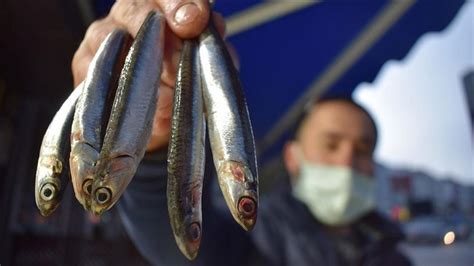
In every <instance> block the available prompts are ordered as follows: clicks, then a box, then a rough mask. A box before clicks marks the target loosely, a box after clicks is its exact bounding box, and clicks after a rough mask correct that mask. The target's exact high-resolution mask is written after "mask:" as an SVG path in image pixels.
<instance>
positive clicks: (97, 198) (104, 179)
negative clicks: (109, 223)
mask: <svg viewBox="0 0 474 266" xmlns="http://www.w3.org/2000/svg"><path fill="white" fill-rule="evenodd" d="M136 169H137V161H136V160H135V158H134V157H133V156H128V155H123V156H118V157H114V158H111V159H108V158H103V159H99V161H98V163H97V168H96V171H95V173H94V182H93V186H92V206H91V210H92V211H93V212H94V213H95V214H97V215H100V214H102V213H103V212H104V211H107V210H108V209H110V208H111V207H112V206H113V205H114V204H115V203H116V202H117V201H118V199H119V198H120V196H121V195H122V194H123V192H124V191H125V188H127V186H128V184H129V183H130V181H131V180H132V178H133V176H134V175H135V172H136Z"/></svg>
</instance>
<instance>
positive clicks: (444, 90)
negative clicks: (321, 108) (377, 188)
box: [354, 1, 474, 184]
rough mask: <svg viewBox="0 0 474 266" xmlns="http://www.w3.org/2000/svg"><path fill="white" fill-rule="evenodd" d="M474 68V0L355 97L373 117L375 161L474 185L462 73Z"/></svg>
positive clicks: (388, 65) (473, 158) (361, 87)
mask: <svg viewBox="0 0 474 266" xmlns="http://www.w3.org/2000/svg"><path fill="white" fill-rule="evenodd" d="M469 70H473V71H474V1H468V2H467V3H466V4H465V5H464V6H463V7H462V9H461V10H460V12H459V13H458V14H457V16H456V17H455V18H454V20H453V21H452V22H451V23H450V25H448V27H447V28H446V29H445V30H444V31H442V32H437V33H427V34H425V35H423V36H422V37H421V38H420V39H419V40H418V41H417V43H416V44H415V45H414V46H413V47H412V49H411V51H410V52H409V54H408V55H407V56H406V57H405V58H404V59H403V60H402V61H393V60H392V61H388V62H387V63H386V64H385V65H384V66H383V67H382V69H381V70H380V72H379V74H378V76H377V78H376V79H375V81H374V82H373V83H371V84H369V83H362V84H360V85H359V86H358V87H357V88H356V90H355V92H354V98H355V99H356V100H357V101H358V102H360V103H361V104H362V105H364V106H365V107H367V109H368V110H369V111H370V112H371V113H372V114H373V115H374V119H375V120H376V122H377V124H378V127H379V132H380V133H379V134H380V141H379V143H378V147H377V150H376V152H375V157H376V160H377V161H378V162H380V163H382V164H384V165H386V166H389V167H395V168H408V169H412V170H421V171H425V172H426V173H428V174H431V175H433V176H435V177H439V178H447V177H450V178H452V179H454V180H456V181H459V182H462V183H464V184H474V152H473V149H474V143H473V138H474V136H473V133H472V131H471V124H470V118H469V111H468V105H467V102H466V100H465V89H464V86H463V83H462V76H463V75H464V74H465V73H466V72H468V71H469Z"/></svg>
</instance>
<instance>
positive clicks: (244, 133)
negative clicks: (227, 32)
mask: <svg viewBox="0 0 474 266" xmlns="http://www.w3.org/2000/svg"><path fill="white" fill-rule="evenodd" d="M199 57H200V62H201V75H202V84H203V86H202V88H203V98H204V109H205V114H206V122H207V127H208V133H209V141H210V144H211V150H212V156H213V160H214V166H215V168H216V171H217V178H218V183H219V186H220V188H221V191H222V193H223V195H224V199H225V201H226V203H227V206H228V208H229V210H230V212H231V214H232V216H233V217H234V219H235V221H236V222H237V223H238V224H240V225H241V226H242V227H243V228H244V229H245V230H247V231H248V230H251V229H252V228H253V227H254V225H255V222H256V219H257V210H258V172H257V159H256V152H255V142H254V137H253V131H252V125H251V121H250V117H249V112H248V107H247V103H246V100H245V95H244V92H243V88H242V85H241V82H240V80H239V74H238V71H237V69H236V68H235V66H234V64H233V62H232V59H231V57H230V54H229V52H228V51H227V48H226V46H225V43H224V41H223V40H222V38H221V37H220V35H219V34H218V33H217V30H216V28H215V26H214V23H213V21H212V19H210V20H209V24H208V26H207V28H206V29H205V30H204V31H203V33H201V35H200V36H199Z"/></svg>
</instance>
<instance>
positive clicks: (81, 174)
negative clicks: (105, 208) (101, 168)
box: [69, 29, 131, 210]
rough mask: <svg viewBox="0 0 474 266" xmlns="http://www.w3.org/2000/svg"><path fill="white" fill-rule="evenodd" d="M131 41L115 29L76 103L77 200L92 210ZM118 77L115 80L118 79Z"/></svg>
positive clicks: (73, 168) (73, 131)
mask: <svg viewBox="0 0 474 266" xmlns="http://www.w3.org/2000/svg"><path fill="white" fill-rule="evenodd" d="M130 44H131V36H130V35H129V34H128V33H127V32H125V31H123V30H118V29H117V30H114V31H113V32H111V33H110V34H109V35H108V36H107V37H106V39H105V40H104V41H103V42H102V44H101V46H100V48H99V50H98V51H97V53H96V55H95V56H94V58H93V60H92V62H91V64H90V67H89V71H88V73H87V76H86V79H85V81H84V85H83V86H84V88H83V92H82V94H81V96H80V97H79V100H78V102H77V106H76V112H75V115H74V121H73V123H72V129H71V131H70V133H71V157H70V160H69V163H70V167H71V176H72V183H73V187H74V192H75V195H76V198H77V200H78V201H79V202H80V203H81V204H82V206H83V207H84V208H85V209H87V210H90V207H91V197H90V195H91V192H92V181H93V173H94V168H95V165H96V162H97V159H98V158H99V153H100V150H101V146H102V139H103V137H104V132H105V130H104V121H107V120H108V114H109V111H108V109H109V107H110V105H111V99H113V96H114V91H115V88H116V83H117V81H116V80H118V73H120V69H121V66H122V65H123V61H124V59H125V55H126V52H127V51H128V48H129V47H130ZM114 79H115V80H114Z"/></svg>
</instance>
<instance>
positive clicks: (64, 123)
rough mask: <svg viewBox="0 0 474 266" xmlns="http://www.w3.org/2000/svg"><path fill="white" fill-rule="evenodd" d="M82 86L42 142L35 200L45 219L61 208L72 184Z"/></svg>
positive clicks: (52, 124)
mask: <svg viewBox="0 0 474 266" xmlns="http://www.w3.org/2000/svg"><path fill="white" fill-rule="evenodd" d="M79 95H81V86H79V87H78V88H77V89H75V90H74V91H73V92H72V93H71V94H70V95H69V97H68V98H67V99H66V101H65V102H64V103H63V105H62V106H61V108H59V110H58V112H57V113H56V115H55V116H54V118H53V120H52V121H51V123H50V124H49V126H48V129H47V130H46V133H45V134H44V137H43V142H42V143H41V149H40V154H39V159H38V167H37V170H36V180H35V200H36V205H37V206H38V209H39V211H40V212H41V214H42V215H43V216H48V215H50V214H51V213H53V212H54V210H55V209H56V208H57V207H58V206H59V202H60V201H61V198H62V195H63V193H64V189H65V187H66V185H67V183H68V181H69V166H68V165H69V164H68V161H69V153H70V150H71V144H70V138H69V135H70V133H71V124H72V120H73V117H74V110H75V106H76V102H77V99H78V98H79Z"/></svg>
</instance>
